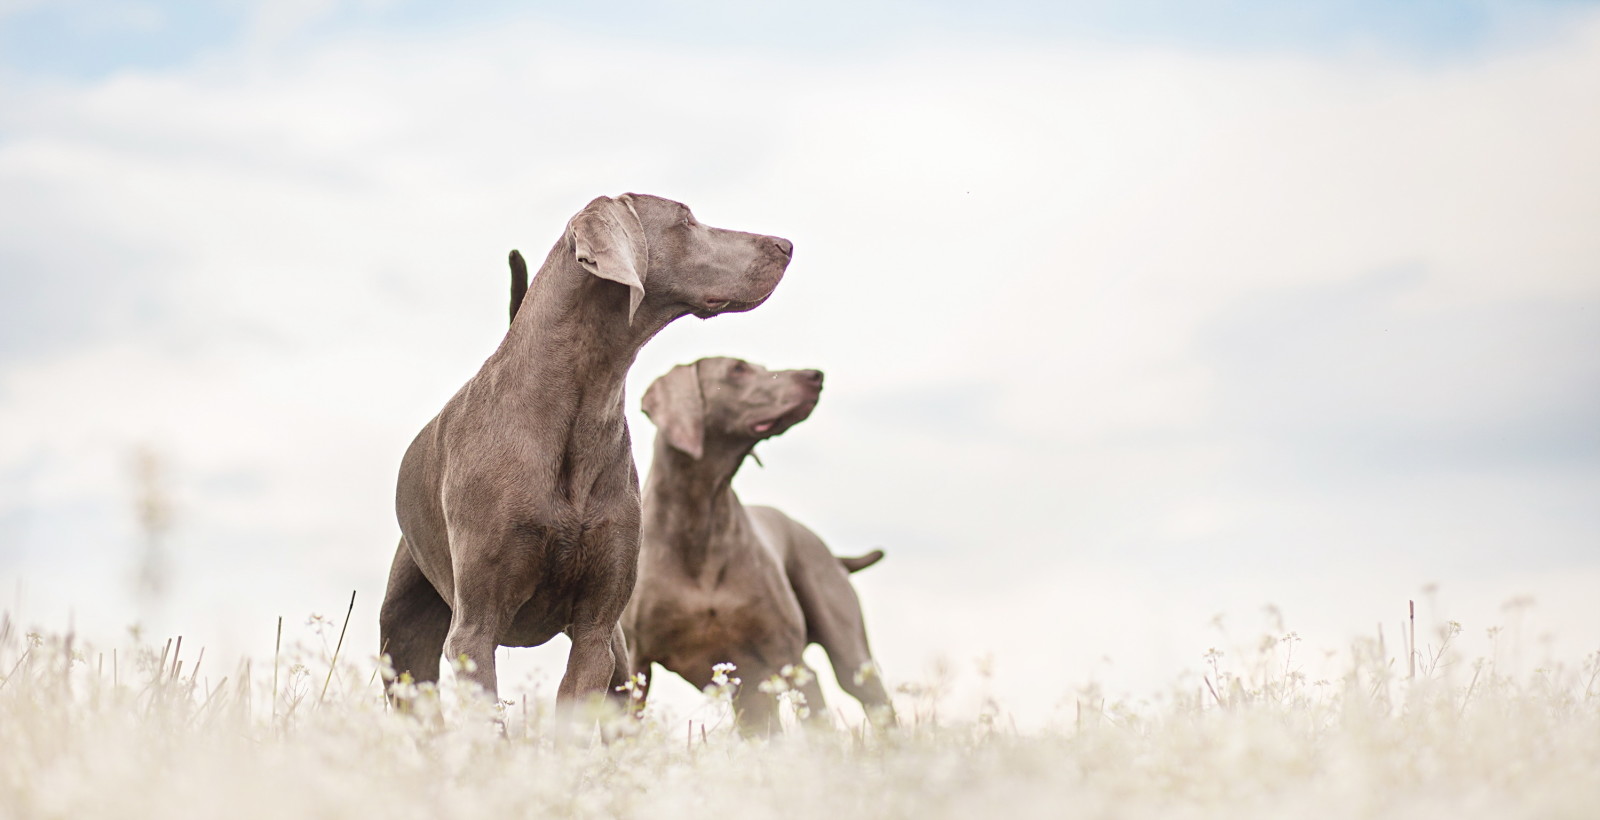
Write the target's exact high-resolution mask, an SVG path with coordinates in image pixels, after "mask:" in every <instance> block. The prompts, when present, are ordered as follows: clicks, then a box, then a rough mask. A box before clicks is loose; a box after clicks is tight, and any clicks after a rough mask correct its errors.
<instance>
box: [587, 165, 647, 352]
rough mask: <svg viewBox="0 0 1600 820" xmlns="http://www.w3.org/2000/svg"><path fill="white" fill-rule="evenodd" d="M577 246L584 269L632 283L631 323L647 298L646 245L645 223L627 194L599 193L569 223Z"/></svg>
mask: <svg viewBox="0 0 1600 820" xmlns="http://www.w3.org/2000/svg"><path fill="white" fill-rule="evenodd" d="M567 232H568V233H569V234H570V235H571V236H572V245H573V250H574V252H575V253H576V255H577V257H578V264H579V265H582V266H583V269H584V270H586V271H588V272H590V273H592V274H594V275H595V276H598V277H600V278H601V279H609V280H611V281H613V282H618V283H621V284H624V285H627V286H628V291H629V293H628V324H630V325H631V324H633V314H634V313H635V312H637V311H638V310H639V303H640V302H642V301H644V277H645V273H646V271H645V263H646V260H647V259H649V253H648V252H649V248H648V247H647V246H646V245H645V237H644V223H643V222H640V221H639V215H638V214H637V213H636V212H635V211H634V210H633V204H632V203H631V202H629V201H627V200H626V199H624V198H618V199H612V198H611V197H608V196H603V197H599V198H598V199H596V200H594V201H593V202H590V203H589V204H588V205H587V206H585V207H584V209H583V210H581V211H579V212H578V215H577V216H574V217H573V218H572V221H570V222H568V223H567Z"/></svg>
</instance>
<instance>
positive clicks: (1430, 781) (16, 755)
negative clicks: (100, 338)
mask: <svg viewBox="0 0 1600 820" xmlns="http://www.w3.org/2000/svg"><path fill="white" fill-rule="evenodd" d="M324 625H325V624H324ZM290 631H291V632H293V631H294V628H293V627H292V628H291V630H290ZM1457 631H1459V627H1458V626H1455V625H1453V624H1446V625H1443V626H1441V627H1439V628H1438V630H1437V632H1435V633H1434V635H1433V637H1432V640H1430V641H1428V642H1427V645H1426V646H1425V647H1424V648H1422V649H1419V650H1418V651H1416V652H1411V651H1409V650H1407V649H1406V648H1404V642H1403V641H1402V642H1401V643H1402V647H1401V648H1399V649H1396V648H1395V647H1394V646H1393V645H1392V644H1393V643H1394V642H1393V641H1392V640H1391V642H1390V645H1386V644H1385V643H1384V642H1383V641H1381V639H1379V638H1378V637H1374V639H1372V640H1371V641H1364V642H1359V643H1357V644H1356V645H1355V646H1353V647H1351V648H1350V650H1349V651H1348V652H1347V653H1343V655H1342V656H1341V658H1340V662H1341V663H1344V664H1345V665H1346V668H1345V669H1344V672H1343V675H1342V676H1340V677H1337V678H1335V679H1329V680H1321V679H1318V680H1311V679H1308V678H1307V676H1306V675H1304V674H1303V673H1302V672H1301V671H1300V669H1301V666H1300V665H1299V663H1298V661H1297V658H1296V656H1295V645H1296V643H1297V642H1298V637H1297V636H1296V635H1294V634H1293V633H1284V634H1279V635H1266V636H1263V638H1262V640H1261V641H1260V642H1259V645H1258V646H1257V647H1255V648H1254V649H1253V650H1252V651H1246V652H1242V653H1241V652H1229V653H1227V654H1223V653H1220V652H1216V651H1212V652H1209V653H1206V654H1204V655H1202V654H1201V653H1202V652H1204V648H1201V649H1200V651H1197V652H1196V657H1197V659H1198V658H1203V664H1204V665H1203V667H1202V668H1201V670H1199V671H1198V672H1197V673H1196V675H1195V676H1194V678H1193V683H1194V686H1193V687H1192V688H1191V687H1189V686H1188V685H1185V686H1183V687H1181V689H1179V690H1175V691H1170V692H1166V693H1164V694H1161V695H1157V696H1152V697H1151V698H1150V699H1148V700H1144V701H1140V702H1139V703H1137V704H1128V703H1117V702H1107V701H1106V700H1104V699H1103V698H1101V697H1100V696H1099V695H1098V694H1097V693H1096V692H1095V691H1094V690H1093V689H1092V688H1086V689H1083V690H1078V691H1076V692H1074V691H1073V690H1071V689H1070V688H1066V687H1063V686H1062V685H1060V684H1048V685H1046V684H1041V686H1040V697H1048V698H1051V699H1062V698H1065V699H1066V701H1067V702H1068V703H1071V704H1073V706H1072V708H1071V710H1070V712H1067V713H1065V714H1063V716H1062V719H1061V720H1060V721H1058V722H1057V723H1056V724H1055V725H1051V726H1047V727H1043V728H1040V729H1037V730H1020V729H1018V728H1017V727H1016V726H1015V724H1013V723H1012V722H1011V721H1010V720H1009V719H1008V714H1007V711H1006V704H1004V703H996V702H993V701H992V700H990V701H986V702H984V703H983V704H982V706H981V707H980V708H978V709H977V710H976V711H974V712H972V713H970V714H965V715H962V714H953V713H952V711H951V710H945V709H942V708H941V705H940V700H941V697H942V696H943V695H942V693H941V691H940V687H939V686H937V685H917V684H915V683H907V682H904V681H893V680H891V683H892V684H893V683H898V684H900V685H899V687H898V688H899V694H898V696H897V697H898V698H899V701H898V705H899V711H900V716H901V725H900V727H899V728H897V729H894V730H888V731H877V730H874V729H873V728H871V727H870V726H866V725H861V724H857V725H845V724H846V721H844V720H840V721H839V722H838V723H839V725H838V726H837V727H836V729H834V730H832V731H829V730H808V729H800V728H793V727H791V728H790V730H789V731H788V732H786V733H784V734H782V735H779V736H776V737H774V738H771V739H767V740H748V739H744V738H741V737H740V736H738V735H737V734H736V733H734V732H733V731H732V728H731V720H730V719H729V716H728V715H727V713H726V706H725V704H724V703H723V702H722V701H720V700H718V699H716V698H715V697H714V696H715V695H716V694H717V693H712V696H708V702H707V704H706V705H705V706H704V707H702V708H699V709H697V710H695V712H694V714H692V715H690V716H688V717H687V718H686V717H684V716H680V715H673V714H670V713H668V712H667V711H665V710H664V709H663V708H662V707H659V706H652V707H651V709H650V710H647V711H646V712H645V714H644V716H643V717H642V718H629V717H613V718H610V719H602V720H600V721H599V723H598V724H597V723H594V722H591V723H589V724H588V728H587V730H583V729H579V730H569V731H556V729H557V726H558V723H557V721H556V720H555V719H554V718H553V717H552V715H551V711H552V707H553V704H552V703H551V702H550V701H551V698H550V695H549V691H548V690H545V691H544V692H543V693H541V694H537V695H529V696H528V697H527V698H526V699H524V698H521V697H518V698H517V699H514V700H512V701H509V702H506V703H505V704H503V707H502V710H501V712H500V713H499V720H498V721H497V720H496V719H495V717H496V716H495V715H494V714H493V713H492V712H491V708H490V707H489V705H488V704H487V703H482V704H481V705H475V704H478V702H477V701H475V700H474V699H471V698H461V697H457V694H458V693H456V692H455V691H454V688H453V685H452V684H450V683H449V678H448V676H447V678H446V682H445V683H444V684H443V685H441V687H439V689H438V690H436V691H431V692H430V691H428V690H427V689H423V690H422V691H419V692H414V693H412V696H413V701H412V705H413V707H414V708H413V710H412V713H411V714H398V713H395V712H393V711H391V710H390V709H388V708H387V707H386V704H385V700H384V698H383V697H382V686H383V682H382V676H381V675H380V674H379V673H380V671H381V669H380V663H379V661H378V659H376V658H359V657H356V655H358V653H355V652H353V651H352V650H351V649H350V648H349V647H342V648H341V646H340V644H339V643H338V642H337V641H336V640H333V639H332V638H331V636H332V635H337V634H338V630H337V629H334V630H329V631H327V632H325V633H324V634H323V635H322V638H321V639H320V640H316V641H311V642H310V644H309V645H308V644H305V643H293V642H292V641H291V642H290V643H291V644H292V646H285V647H284V648H283V649H281V651H279V652H278V653H277V654H276V655H275V656H273V657H266V658H255V659H250V660H246V661H241V662H239V663H238V664H237V665H236V666H234V667H233V668H226V669H225V668H222V667H223V665H222V664H219V663H217V662H216V661H214V660H213V659H211V658H208V657H205V656H204V654H203V650H201V649H199V648H198V647H189V646H182V645H181V643H180V641H177V640H165V639H163V640H162V641H160V642H159V643H156V644H153V645H152V644H150V643H148V642H147V643H145V644H144V645H139V644H138V642H137V641H134V640H133V639H132V638H130V641H129V645H125V646H116V647H100V646H91V645H84V644H81V643H80V642H78V641H76V640H75V639H74V638H73V636H71V635H69V634H41V633H39V632H32V631H28V630H27V629H26V628H24V627H22V626H20V625H18V624H17V623H14V622H13V621H12V620H11V618H9V617H6V618H5V619H4V621H3V622H0V675H3V678H0V817H5V818H101V817H105V818H113V817H114V818H142V817H204V818H217V817H227V818H254V817H262V818H281V817H296V818H298V817H316V818H323V817H329V818H331V817H388V816H394V817H407V816H428V817H474V818H489V817H513V816H516V817H520V816H540V817H547V816H553V817H568V816H573V817H649V818H674V817H685V818H687V817H698V818H709V817H741V818H763V817H796V818H812V817H827V818H830V820H837V819H838V818H845V817H872V818H900V817H904V818H919V820H922V819H925V818H937V817H951V818H971V817H1134V818H1137V817H1229V818H1250V817H1261V818H1286V817H1287V818H1319V817H1328V818H1351V817H1416V818H1437V817H1450V818H1475V817H1483V818H1497V819H1498V818H1518V817H1530V818H1533V817H1537V818H1567V817H1570V818H1594V817H1600V682H1597V676H1600V653H1596V654H1594V655H1590V656H1589V657H1587V658H1583V659H1577V660H1576V662H1575V663H1573V664H1572V665H1570V666H1561V665H1555V666H1551V667H1550V668H1543V669H1539V670H1537V671H1535V672H1533V673H1531V674H1529V675H1524V676H1512V675H1509V674H1503V673H1502V672H1500V671H1499V670H1498V669H1497V667H1496V663H1495V661H1494V659H1493V658H1489V659H1483V660H1478V661H1476V662H1472V661H1471V660H1470V659H1464V658H1463V659H1459V660H1458V662H1454V663H1451V662H1445V661H1444V660H1443V659H1445V658H1446V657H1447V656H1448V653H1449V651H1450V649H1449V646H1450V641H1451V638H1452V637H1453V636H1454V634H1455V633H1456V632H1457ZM1241 655H1242V656H1244V657H1239V656H1241ZM746 685H748V683H747V684H746ZM1063 689H1065V691H1062V690H1063ZM722 694H726V693H722ZM791 717H792V716H791ZM502 727H503V728H502ZM602 728H603V729H604V730H605V732H606V733H607V734H610V735H614V737H612V738H611V739H610V740H609V742H607V741H605V740H602V739H601V737H600V735H601V733H602V731H601V729H602Z"/></svg>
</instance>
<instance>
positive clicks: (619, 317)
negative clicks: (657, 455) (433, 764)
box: [379, 194, 793, 704]
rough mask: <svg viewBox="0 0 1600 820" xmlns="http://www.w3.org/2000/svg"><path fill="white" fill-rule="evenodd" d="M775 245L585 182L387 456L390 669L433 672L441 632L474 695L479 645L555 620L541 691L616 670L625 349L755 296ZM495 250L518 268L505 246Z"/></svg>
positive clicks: (622, 598)
mask: <svg viewBox="0 0 1600 820" xmlns="http://www.w3.org/2000/svg"><path fill="white" fill-rule="evenodd" d="M792 253H793V246H792V245H790V243H789V241H788V240H786V239H779V238H777V237H772V236H762V235H760V234H751V233H740V232H737V231H729V230H723V229H720V228H712V227H708V226H706V225H702V224H700V223H699V222H697V221H695V218H694V215H693V214H691V213H690V212H689V209H688V208H686V207H684V206H683V205H681V204H679V203H677V202H673V201H672V200H669V199H662V198H660V197H654V196H643V195H639V194H623V195H621V196H619V197H616V198H614V199H613V198H611V197H600V198H598V199H596V200H594V201H593V202H590V203H589V204H588V205H587V206H585V207H584V209H583V210H582V211H579V212H578V214H577V215H576V216H574V217H572V219H571V221H569V222H568V223H567V229H566V231H565V232H564V233H563V234H562V235H561V238H560V240H558V241H557V242H556V244H555V247H554V248H552V249H551V250H550V254H549V256H547V257H546V258H545V261H544V265H543V266H541V267H540V268H539V272H538V274H537V275H536V276H535V277H534V279H533V282H532V285H531V286H530V287H529V288H528V289H527V292H526V295H525V296H524V297H523V298H522V300H521V308H522V309H521V311H520V312H517V313H516V314H515V315H514V317H513V321H512V322H511V328H510V330H509V331H508V332H507V333H506V337H505V340H504V341H502V342H501V343H500V347H499V349H498V350H496V351H495V352H494V354H493V355H491V356H490V357H489V359H488V361H486V362H484V364H483V367H482V368H481V369H480V370H479V371H478V373H477V375H475V376H473V377H472V379H470V380H469V381H468V382H467V384H466V386H465V387H462V388H461V390H460V391H459V392H457V393H456V395H455V396H454V397H453V398H451V399H450V401H449V402H448V403H446V404H445V407H444V409H443V410H442V411H440V413H439V415H438V416H436V417H435V418H434V419H433V420H432V421H430V422H428V424H427V426H425V427H423V428H422V432H421V433H420V434H419V435H418V436H417V438H416V440H415V441H413V442H412V443H411V447H410V449H408V450H407V451H406V454H405V458H404V459H403V460H402V461H401V463H400V478H399V486H398V489H397V490H396V493H395V507H396V511H397V513H398V515H399V519H400V531H401V533H402V535H401V539H400V547H399V549H398V550H396V551H395V556H394V563H393V566H392V568H391V569H390V571H389V589H388V594H387V595H386V596H385V598H384V602H383V609H382V612H381V613H380V615H379V627H380V631H381V641H382V646H383V651H386V652H387V653H388V654H389V656H390V659H391V662H392V664H393V667H394V669H395V671H396V672H402V673H403V672H410V673H411V675H412V677H413V679H415V680H417V681H433V680H437V679H438V676H439V657H440V653H441V650H442V651H443V653H444V654H446V655H448V656H449V657H450V658H452V659H456V658H461V657H465V658H466V659H468V660H470V661H471V662H472V663H470V664H467V663H464V664H463V665H462V666H463V672H462V674H463V676H464V677H466V678H467V679H469V680H471V681H473V682H475V683H477V684H479V685H480V686H482V687H483V689H484V690H485V691H486V692H487V693H489V694H491V695H492V694H495V693H496V692H497V690H496V686H495V659H494V654H495V648H496V647H497V646H537V645H539V644H542V643H544V642H545V641H548V640H550V638H552V637H554V636H555V634H556V633H558V632H566V633H567V634H568V635H570V636H571V638H572V651H571V654H570V655H569V656H568V657H567V669H566V674H565V675H563V677H562V678H561V685H560V687H559V688H558V689H557V693H556V699H557V702H558V703H559V704H570V703H572V702H573V701H574V700H575V699H576V698H578V697H580V696H586V695H588V694H590V693H600V692H605V691H608V690H610V689H612V688H614V687H616V686H619V685H621V684H623V683H624V682H626V680H627V678H628V673H629V670H630V666H629V663H628V654H627V647H626V645H625V643H624V639H623V637H622V630H621V628H620V626H619V624H618V619H619V617H620V616H621V614H622V610H623V607H624V606H625V605H626V604H627V602H628V595H629V593H631V592H632V590H633V583H634V575H635V572H636V569H637V565H638V553H639V536H640V523H639V521H640V508H639V504H640V501H639V476H638V473H637V471H636V470H635V469H634V464H633V453H632V449H631V447H630V444H629V440H628V427H627V424H626V421H625V419H624V405H623V381H624V378H625V377H626V376H627V373H628V367H629V366H630V365H632V364H633V360H634V357H635V356H636V355H637V354H638V351H639V348H641V347H642V346H643V345H644V344H645V342H647V341H649V340H650V338H651V337H652V336H654V335H655V334H656V333H657V332H658V331H660V330H661V329H662V328H663V327H665V326H666V325H667V323H669V322H671V321H672V320H674V319H677V318H679V317H680V316H685V315H688V314H693V315H695V316H698V317H700V318H708V317H710V316H713V315H716V314H719V313H727V312H733V311H744V310H749V309H751V308H754V307H756V306H757V305H759V304H761V303H762V302H763V301H765V300H766V299H767V297H768V296H770V295H771V294H772V291H773V288H775V287H777V285H778V280H779V279H781V278H782V277H783V273H784V270H785V269H786V268H787V267H788V264H789V258H790V255H791V254H792ZM511 263H512V267H513V270H514V271H516V270H517V269H518V268H519V267H520V268H521V278H523V279H524V280H525V278H526V267H525V265H523V263H522V258H521V256H520V254H518V253H517V252H515V251H512V254H511Z"/></svg>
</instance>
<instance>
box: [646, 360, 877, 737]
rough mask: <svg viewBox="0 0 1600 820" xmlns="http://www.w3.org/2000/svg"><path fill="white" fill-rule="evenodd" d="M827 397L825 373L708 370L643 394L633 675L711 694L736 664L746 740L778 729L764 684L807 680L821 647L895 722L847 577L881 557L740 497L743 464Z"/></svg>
mask: <svg viewBox="0 0 1600 820" xmlns="http://www.w3.org/2000/svg"><path fill="white" fill-rule="evenodd" d="M821 392H822V373H820V372H819V371H816V370H784V371H778V372H773V371H769V370H767V369H765V368H763V367H760V366H758V365H753V364H751V363H749V362H746V361H742V360H740V359H730V358H710V359H701V360H700V361H698V362H695V363H694V364H687V365H679V366H677V367H674V368H673V369H672V370H670V371H668V372H667V374H666V375H664V376H662V377H661V378H659V379H656V380H655V382H654V383H653V384H651V385H650V387H649V389H648V390H646V391H645V394H644V411H645V413H646V414H647V415H648V416H649V417H650V420H651V421H652V422H654V423H655V425H656V428H657V432H656V441H655V453H654V456H653V458H652V460H651V462H650V474H649V477H648V478H647V479H646V480H645V488H644V541H643V544H642V545H641V547H640V552H639V580H638V583H637V585H636V586H635V587H634V590H633V599H632V601H630V602H629V604H628V608H627V610H626V611H625V612H624V613H623V618H622V624H623V630H624V632H625V634H626V635H627V638H628V647H629V651H630V653H631V654H632V656H633V669H634V671H635V672H642V673H646V674H648V673H649V671H650V664H651V663H659V664H661V665H662V666H664V667H666V668H667V669H670V670H672V671H673V672H676V673H678V674H679V675H681V676H683V678H684V679H686V680H688V681H689V682H690V683H692V684H694V685H695V686H698V687H701V688H705V687H706V686H707V685H708V684H710V683H711V680H712V674H713V672H712V666H713V665H714V664H719V663H732V664H734V665H735V666H736V667H737V672H736V673H735V674H737V675H738V676H740V678H741V679H742V681H743V685H741V686H740V687H739V689H738V691H737V693H736V694H735V695H734V710H735V714H736V716H737V718H736V719H737V722H738V725H739V727H740V729H741V730H742V731H744V732H747V733H752V732H753V733H762V732H768V731H771V730H772V729H774V728H775V727H776V716H777V712H776V706H777V701H776V699H775V697H774V696H773V694H772V693H770V692H763V691H761V689H760V687H759V684H760V683H761V682H763V681H766V680H768V679H770V677H771V676H772V675H773V674H774V673H777V672H779V671H780V670H781V669H782V668H783V667H784V666H786V665H790V664H793V665H795V666H796V667H798V668H801V669H803V668H804V667H803V666H801V660H800V653H801V651H802V650H804V649H805V648H806V646H807V645H809V644H812V643H818V644H821V645H822V648H823V649H824V650H826V651H827V653H828V660H829V662H830V663H831V664H832V665H833V668H834V674H835V675H836V677H837V678H838V680H839V685H840V686H841V687H843V688H844V690H845V691H846V692H849V693H850V694H851V695H852V696H854V697H855V698H856V699H857V700H860V701H861V703H862V705H863V706H865V707H866V708H867V712H868V715H869V716H870V717H871V718H872V719H873V720H874V721H875V722H881V723H892V721H893V715H894V712H893V707H892V706H891V705H890V702H889V695H888V693H887V692H886V691H885V690H884V687H883V682H882V681H881V680H880V679H879V677H878V676H877V674H876V672H877V667H876V666H875V665H874V664H873V661H872V653H871V651H870V650H869V649H868V647H867V632H866V627H865V626H864V625H863V623H862V618H861V603H860V601H859V600H857V598H856V593H855V590H854V589H853V588H852V587H851V586H850V579H849V577H848V574H847V573H848V572H854V571H856V570H859V569H864V568H866V567H868V566H871V565H872V564H874V563H876V562H877V561H878V559H880V558H882V557H883V552H882V551H881V550H874V551H873V552H872V553H870V554H868V555H864V556H861V557H860V558H838V557H835V556H834V555H833V553H832V552H830V551H829V550H828V547H827V545H826V544H824V543H823V542H822V539H820V538H818V537H817V536H816V534H815V533H813V532H812V531H811V530H809V529H807V528H806V527H805V526H804V525H802V524H800V523H799V522H797V521H795V520H794V519H792V518H790V517H789V516H787V515H784V514H783V513H781V512H779V511H778V510H775V509H773V508H771V507H746V506H744V505H743V504H741V503H740V502H739V497H738V496H737V495H735V494H734V492H733V486H732V482H733V475H734V472H735V471H737V470H738V469H739V465H741V464H743V463H744V460H745V456H748V455H750V454H751V451H752V450H753V449H754V447H755V446H756V444H757V443H758V442H760V441H762V440H764V439H768V438H771V437H773V436H776V435H778V434H780V433H782V432H784V431H785V430H788V429H789V428H790V427H793V426H794V425H796V424H799V423H800V422H802V421H804V420H805V419H806V417H807V416H809V415H811V410H812V408H813V407H815V406H816V404H817V398H818V397H819V396H820V394H821ZM800 677H801V680H800V681H797V682H796V683H798V684H799V689H800V691H801V692H802V694H804V695H805V698H806V702H807V706H808V708H809V709H810V711H811V715H812V717H814V718H817V719H821V720H826V719H827V717H826V712H827V710H826V708H825V706H824V704H823V700H822V690H821V688H820V687H818V686H817V682H816V678H815V676H814V675H810V674H809V670H807V672H805V673H802V675H801V676H800ZM646 683H648V680H647V681H646Z"/></svg>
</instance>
